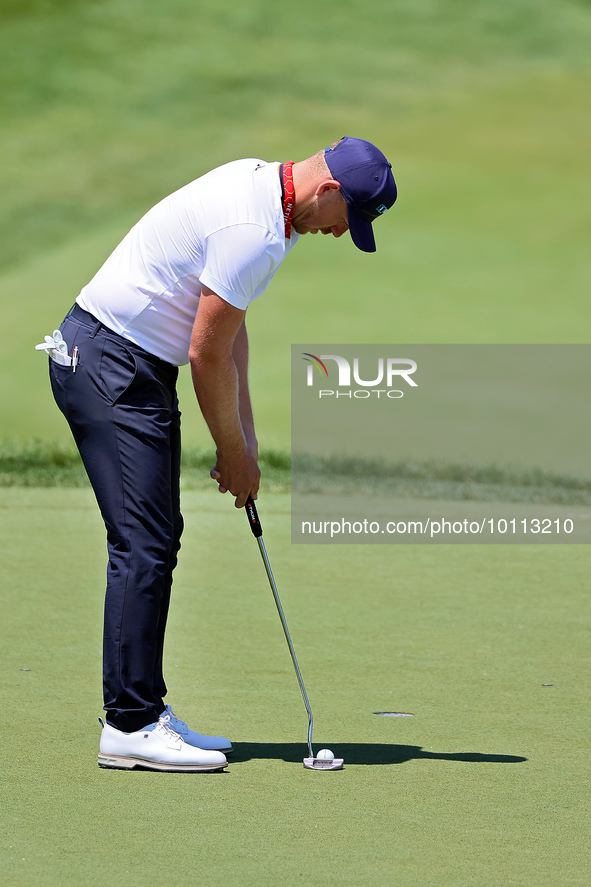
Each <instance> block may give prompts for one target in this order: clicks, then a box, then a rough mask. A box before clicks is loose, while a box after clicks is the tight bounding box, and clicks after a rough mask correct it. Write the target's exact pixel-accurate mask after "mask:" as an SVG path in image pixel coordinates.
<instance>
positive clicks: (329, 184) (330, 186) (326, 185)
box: [314, 179, 341, 197]
mask: <svg viewBox="0 0 591 887" xmlns="http://www.w3.org/2000/svg"><path fill="white" fill-rule="evenodd" d="M340 190H341V185H340V182H337V180H336V179H324V181H323V182H320V184H319V185H318V187H317V188H316V191H315V192H314V195H315V196H316V197H319V196H320V195H321V194H325V193H326V192H327V191H340Z"/></svg>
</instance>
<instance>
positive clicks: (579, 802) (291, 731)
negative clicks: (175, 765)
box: [0, 488, 591, 887]
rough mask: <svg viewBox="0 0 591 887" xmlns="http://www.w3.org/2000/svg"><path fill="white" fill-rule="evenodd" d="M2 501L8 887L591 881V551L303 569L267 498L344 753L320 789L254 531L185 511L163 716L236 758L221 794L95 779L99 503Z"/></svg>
mask: <svg viewBox="0 0 591 887" xmlns="http://www.w3.org/2000/svg"><path fill="white" fill-rule="evenodd" d="M1 503H2V507H0V532H1V533H2V538H3V541H4V555H3V558H2V563H1V567H0V569H1V571H2V573H1V589H2V595H3V598H4V600H3V614H4V615H3V628H2V632H3V644H2V650H1V653H0V662H1V673H2V679H3V697H4V699H5V701H6V705H5V714H4V717H3V719H2V724H1V725H0V733H1V741H2V749H3V766H2V768H1V770H0V782H1V783H2V797H3V816H2V824H1V847H2V851H1V863H0V865H1V869H2V882H3V883H4V884H6V885H9V887H28V885H30V884H32V883H35V884H39V885H43V887H46V885H51V887H53V885H58V884H59V885H65V887H68V885H78V884H85V885H89V887H93V885H99V884H103V883H104V882H105V880H125V882H126V883H127V884H129V885H130V887H136V885H137V887H139V885H141V884H144V883H145V882H146V879H147V878H149V877H152V876H153V873H154V872H160V873H162V872H166V873H168V874H170V873H171V872H174V877H175V879H177V880H183V881H186V882H188V883H195V882H197V881H206V882H207V883H209V884H212V885H220V887H221V885H226V884H229V883H231V884H235V885H237V887H250V885H252V884H260V885H261V887H275V885H277V884H278V883H279V882H282V883H285V884H289V885H291V884H299V883H307V884H310V885H312V887H332V885H334V887H337V885H347V887H357V885H359V884H363V885H367V887H374V885H375V887H382V885H384V884H389V883H396V884H399V885H401V887H417V885H421V887H441V885H446V887H448V885H449V887H466V885H470V887H499V885H503V887H505V885H511V884H515V885H527V887H556V885H557V884H560V885H561V887H585V885H586V884H587V881H588V854H587V840H586V835H587V830H586V816H587V807H588V791H589V786H588V779H587V776H586V773H587V769H588V768H587V752H586V748H587V744H588V743H587V737H588V734H589V726H590V725H589V714H588V705H587V693H588V688H587V679H586V676H587V674H588V667H589V644H588V641H589V638H588V634H589V632H588V624H589V615H590V614H589V596H588V593H587V587H588V576H589V569H590V566H591V564H590V562H589V548H588V547H586V546H559V547H550V546H539V547H534V546H513V547H512V546H508V547H502V546H501V547H498V548H495V547H493V546H475V547H468V546H446V547H445V549H437V550H435V549H432V548H428V547H427V546H421V547H419V548H411V547H410V546H408V547H407V546H400V547H397V548H396V551H395V552H394V553H393V552H392V550H391V549H388V550H383V549H381V548H379V547H377V548H376V547H375V546H372V547H371V550H368V549H367V548H365V547H363V546H354V545H351V546H343V547H339V548H338V549H337V548H336V547H331V546H322V547H321V550H319V549H318V548H314V547H308V548H306V549H305V551H304V550H303V549H302V548H301V547H296V546H293V547H292V546H290V544H289V533H290V530H289V499H288V497H287V496H286V495H281V494H275V495H272V494H268V495H266V496H265V497H264V498H263V497H261V500H260V514H261V520H262V522H263V527H264V529H265V542H266V545H267V550H268V552H269V557H270V559H271V563H272V566H273V570H274V573H275V578H276V581H277V584H278V587H279V592H280V594H281V597H282V602H283V605H284V608H285V611H286V614H287V618H288V622H289V625H290V630H291V633H292V637H293V640H294V643H295V646H296V650H297V653H298V657H299V661H300V666H301V668H302V671H303V674H304V679H305V681H306V685H307V689H308V693H309V697H310V701H311V704H312V707H313V710H314V715H315V733H314V742H315V747H318V748H319V747H321V746H328V747H329V748H333V749H334V751H335V752H337V753H341V754H343V755H344V757H345V759H346V766H345V769H344V770H343V771H342V772H337V773H324V774H323V773H314V772H310V771H305V770H304V769H303V767H302V764H301V759H302V758H303V757H304V755H305V750H306V744H305V737H306V723H307V722H306V714H305V710H304V707H303V704H302V700H301V696H300V693H299V689H298V686H297V682H296V677H295V674H294V672H293V669H292V665H291V661H290V659H289V654H288V651H287V649H286V646H285V641H284V638H283V635H282V632H281V626H280V624H279V621H278V619H277V614H276V612H275V608H274V604H273V600H272V596H271V593H270V590H269V588H268V584H267V580H266V577H265V573H264V570H263V566H262V563H261V561H260V557H259V554H258V552H257V550H256V545H255V544H254V540H253V539H252V538H251V534H250V532H249V530H248V528H247V527H246V525H245V521H244V516H243V515H242V514H240V513H237V512H235V510H234V509H233V508H232V505H231V502H229V501H228V500H227V498H225V497H221V496H219V495H218V494H216V493H214V492H209V493H206V492H202V493H192V492H187V493H185V494H184V496H183V510H184V515H185V519H186V531H185V537H184V545H183V551H182V553H181V560H180V563H179V568H178V575H177V578H176V580H175V588H174V600H173V605H172V610H171V615H170V625H169V633H168V639H167V650H166V672H167V680H168V683H169V700H170V701H171V702H172V703H173V705H174V706H175V707H176V708H178V709H179V710H180V711H181V712H182V713H183V716H185V717H187V718H188V719H190V720H191V721H192V722H193V723H195V724H196V725H198V726H199V728H201V729H203V730H209V731H212V732H220V733H223V734H225V735H230V736H231V738H232V740H233V741H234V743H235V745H236V756H235V760H234V763H232V764H231V766H230V768H229V772H228V773H227V774H225V775H221V774H220V775H210V774H203V775H197V776H187V775H186V774H179V775H166V774H158V773H147V772H144V773H126V772H116V771H105V770H100V769H99V768H98V767H97V765H96V754H97V750H98V739H99V728H98V724H97V722H96V717H97V715H98V714H100V709H101V699H100V649H101V605H102V600H101V599H102V586H103V583H104V560H105V553H104V538H103V528H102V525H101V520H100V517H99V515H98V513H97V511H96V506H95V504H94V500H93V497H92V494H91V492H90V491H87V490H62V491H61V492H60V495H59V497H56V496H55V493H54V491H52V490H32V489H22V488H21V489H7V490H6V489H5V490H3V491H2V499H1ZM22 669H29V670H28V671H23V670H22ZM545 684H551V685H552V686H543V685H545ZM377 711H394V712H407V713H412V715H413V716H412V717H407V718H384V717H376V716H375V715H374V712H377ZM168 874H167V876H168Z"/></svg>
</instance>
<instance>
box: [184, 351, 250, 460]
mask: <svg viewBox="0 0 591 887" xmlns="http://www.w3.org/2000/svg"><path fill="white" fill-rule="evenodd" d="M191 374H192V376H193V385H194V387H195V393H196V395H197V400H198V401H199V406H200V408H201V412H202V413H203V418H204V419H205V421H206V422H207V426H208V428H209V430H210V432H211V436H212V437H213V439H214V441H215V445H216V447H217V449H218V451H221V452H223V453H226V454H228V455H230V454H234V453H237V454H239V453H242V452H244V451H245V450H246V449H247V440H246V436H245V432H244V429H243V427H242V422H241V420H240V412H239V376H238V370H237V368H236V364H235V363H234V360H233V358H232V355H231V354H224V355H211V354H210V355H202V354H196V355H192V357H191Z"/></svg>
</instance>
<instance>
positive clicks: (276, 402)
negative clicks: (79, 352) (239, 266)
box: [0, 0, 591, 449]
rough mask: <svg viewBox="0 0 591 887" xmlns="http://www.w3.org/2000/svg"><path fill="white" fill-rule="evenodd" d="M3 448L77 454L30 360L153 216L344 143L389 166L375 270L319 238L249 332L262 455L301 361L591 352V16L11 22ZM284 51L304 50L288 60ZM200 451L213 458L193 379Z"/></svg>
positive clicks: (570, 11)
mask: <svg viewBox="0 0 591 887" xmlns="http://www.w3.org/2000/svg"><path fill="white" fill-rule="evenodd" d="M5 14H6V20H5V22H4V24H3V28H2V31H1V33H0V50H1V51H0V87H1V88H0V111H1V113H2V115H3V135H2V138H1V139H0V185H1V188H2V193H3V201H2V206H1V207H0V253H1V255H0V265H1V266H2V267H3V268H4V271H3V273H2V274H1V275H0V305H1V306H2V307H1V309H0V310H1V320H2V323H3V325H4V326H5V327H6V328H8V329H9V330H10V336H9V337H7V338H6V340H5V343H4V347H3V349H2V350H1V351H0V376H1V377H2V379H3V380H5V385H4V391H3V395H2V415H3V418H4V427H3V434H4V435H7V436H11V437H21V438H22V439H27V438H30V437H33V436H41V437H46V438H47V439H50V440H53V439H56V438H58V437H61V438H62V439H65V438H66V436H67V429H66V427H65V425H64V423H63V420H62V419H61V417H60V416H59V414H58V413H57V411H56V410H55V407H54V405H53V403H52V401H51V398H50V396H48V386H47V380H46V369H45V361H44V360H43V358H42V357H41V356H39V355H38V354H35V353H34V351H33V350H32V349H33V346H34V344H35V343H36V342H38V341H41V340H42V338H43V335H45V334H46V333H47V332H49V331H50V330H51V329H53V328H54V326H55V325H56V324H58V323H59V322H60V320H61V318H62V317H63V315H64V314H65V312H66V310H67V309H68V307H69V306H70V304H71V303H72V302H73V300H74V298H75V296H76V295H77V293H78V291H79V290H80V288H81V287H82V286H83V285H84V284H85V283H86V282H87V281H88V279H89V278H90V277H91V276H92V274H94V272H95V271H96V269H97V267H98V266H99V265H100V264H101V263H102V262H103V261H104V259H105V257H106V256H107V254H108V253H109V252H110V250H111V249H112V248H113V247H114V246H115V245H116V243H117V242H118V240H119V239H120V238H121V236H122V235H123V234H124V233H125V232H126V230H127V229H128V228H129V227H130V225H131V224H133V222H134V221H135V220H136V219H137V218H138V216H139V215H140V214H141V213H143V212H144V211H145V210H146V209H147V208H148V207H149V206H151V205H152V204H153V203H154V202H155V201H156V200H158V199H160V198H161V197H162V196H164V195H165V194H167V193H168V192H170V191H171V190H173V189H174V188H176V187H179V186H180V185H182V184H184V183H185V182H187V181H189V180H190V179H192V178H194V177H195V176H197V175H199V174H200V173H202V172H204V171H205V170H207V169H209V168H211V167H212V166H215V165H217V164H219V163H222V162H225V161H227V160H231V159H233V158H235V157H239V156H248V155H250V156H263V157H266V158H269V159H284V158H290V157H291V158H293V159H299V158H301V157H304V156H306V155H308V154H310V153H312V152H313V151H315V150H317V149H318V147H321V146H322V145H326V144H328V143H330V142H331V141H332V140H334V138H335V137H338V136H339V135H341V134H343V133H350V134H354V135H360V136H367V137H369V138H371V139H373V140H374V141H376V143H378V144H379V145H381V146H382V147H383V148H384V149H385V150H386V151H387V153H388V155H389V156H391V158H392V161H393V163H394V170H395V173H396V176H397V179H398V181H399V186H400V197H399V201H398V203H397V205H396V207H395V208H394V209H393V210H392V212H390V213H388V214H387V216H386V217H385V218H384V219H381V220H380V222H379V228H376V231H377V239H378V252H377V254H376V255H373V256H364V255H362V254H361V253H360V252H359V251H357V250H355V249H354V248H353V247H352V246H351V244H350V243H349V242H348V238H342V239H341V240H339V241H332V238H331V239H330V242H329V239H328V238H316V239H314V238H309V239H308V238H304V240H303V241H302V243H301V244H299V245H298V249H297V250H295V251H294V254H293V256H290V258H289V260H288V262H286V265H285V267H284V268H282V269H281V271H280V273H279V275H278V276H277V278H276V280H275V281H274V282H273V284H272V287H271V289H270V290H269V291H268V292H267V293H266V294H265V295H264V296H263V298H262V299H260V300H258V303H257V304H255V305H253V306H252V308H251V309H250V311H249V331H250V335H251V343H252V372H251V379H252V389H253V398H254V404H255V409H256V418H257V422H258V427H259V431H260V436H261V441H262V443H263V445H264V446H266V447H268V448H279V449H285V448H286V447H287V446H288V442H289V356H288V350H289V345H290V344H291V343H292V342H295V341H299V342H306V341H308V342H314V341H316V342H318V341H325V342H331V341H332V342H377V341H388V342H392V343H396V342H400V343H404V342H585V341H587V340H588V338H589V337H588V332H587V330H588V326H589V324H588V321H589V310H590V309H589V300H588V298H587V292H588V291H589V285H590V282H591V280H590V278H591V274H590V267H589V256H588V222H587V217H586V206H587V205H588V203H589V200H590V198H591V194H590V181H589V173H588V154H589V144H590V142H591V122H590V118H589V115H588V114H587V113H586V106H587V96H588V94H589V88H590V85H591V80H590V68H589V63H588V59H589V46H590V45H591V13H590V11H589V8H588V6H587V5H585V4H583V3H577V2H565V3H561V4H560V5H556V4H555V3H551V2H549V0H546V2H544V0H537V2H535V3H534V2H532V0H517V2H512V3H509V2H507V0H488V2H486V3H485V2H476V3H472V4H465V3H460V2H453V0H446V2H444V0H439V2H434V3H423V2H421V0H416V2H413V3H407V2H403V0H395V2H389V3H385V2H379V3H374V4H370V5H369V6H367V4H360V3H358V2H346V3H342V2H341V3H338V4H336V3H334V2H329V3H325V4H321V5H318V4H314V5H312V4H311V3H310V2H309V0H305V2H304V3H302V4H300V5H299V6H298V9H297V11H295V12H294V10H292V9H291V8H288V7H285V8H284V7H281V6H279V7H278V6H277V5H276V4H271V3H270V2H269V0H264V2H263V0H260V2H255V0H249V2H248V3H246V4H241V5H239V4H236V3H235V2H234V0H225V2H223V3H221V4H216V5H215V7H211V6H207V5H206V4H205V3H203V2H197V3H188V2H187V0H171V2H170V3H167V4H166V6H165V7H164V6H162V4H158V3H156V2H155V0H142V2H141V3H140V2H139V0H125V2H117V3H116V2H115V0H104V2H87V3H74V2H70V3H67V4H63V3H57V2H49V0H47V2H45V3H42V2H41V0H39V3H27V4H22V5H21V4H18V5H17V4H15V3H14V2H11V3H9V5H8V6H6V7H5ZM286 32H288V33H289V40H286V39H285V34H286ZM180 395H181V404H182V408H183V411H184V429H185V441H186V442H187V443H188V444H191V445H193V444H200V445H206V444H207V442H208V433H207V429H206V428H205V427H204V425H203V423H202V421H201V419H200V416H199V414H198V409H197V407H196V404H195V401H194V395H193V392H192V389H191V381H190V378H189V374H188V373H187V372H186V371H185V372H183V373H182V374H181V381H180Z"/></svg>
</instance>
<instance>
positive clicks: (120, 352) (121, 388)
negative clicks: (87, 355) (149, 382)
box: [100, 337, 137, 405]
mask: <svg viewBox="0 0 591 887" xmlns="http://www.w3.org/2000/svg"><path fill="white" fill-rule="evenodd" d="M136 373H137V364H136V360H135V357H134V355H133V354H132V352H131V351H130V350H129V349H127V348H126V347H125V345H120V344H119V343H118V342H114V341H113V340H112V339H109V338H106V337H105V339H104V342H103V350H102V355H101V368H100V376H101V382H102V387H103V392H104V394H105V397H106V398H107V400H108V401H109V403H111V404H113V405H114V404H116V403H117V402H118V401H120V400H121V398H122V397H123V396H124V395H125V393H126V392H127V391H128V389H129V388H131V386H132V385H133V382H134V380H135V377H136Z"/></svg>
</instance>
